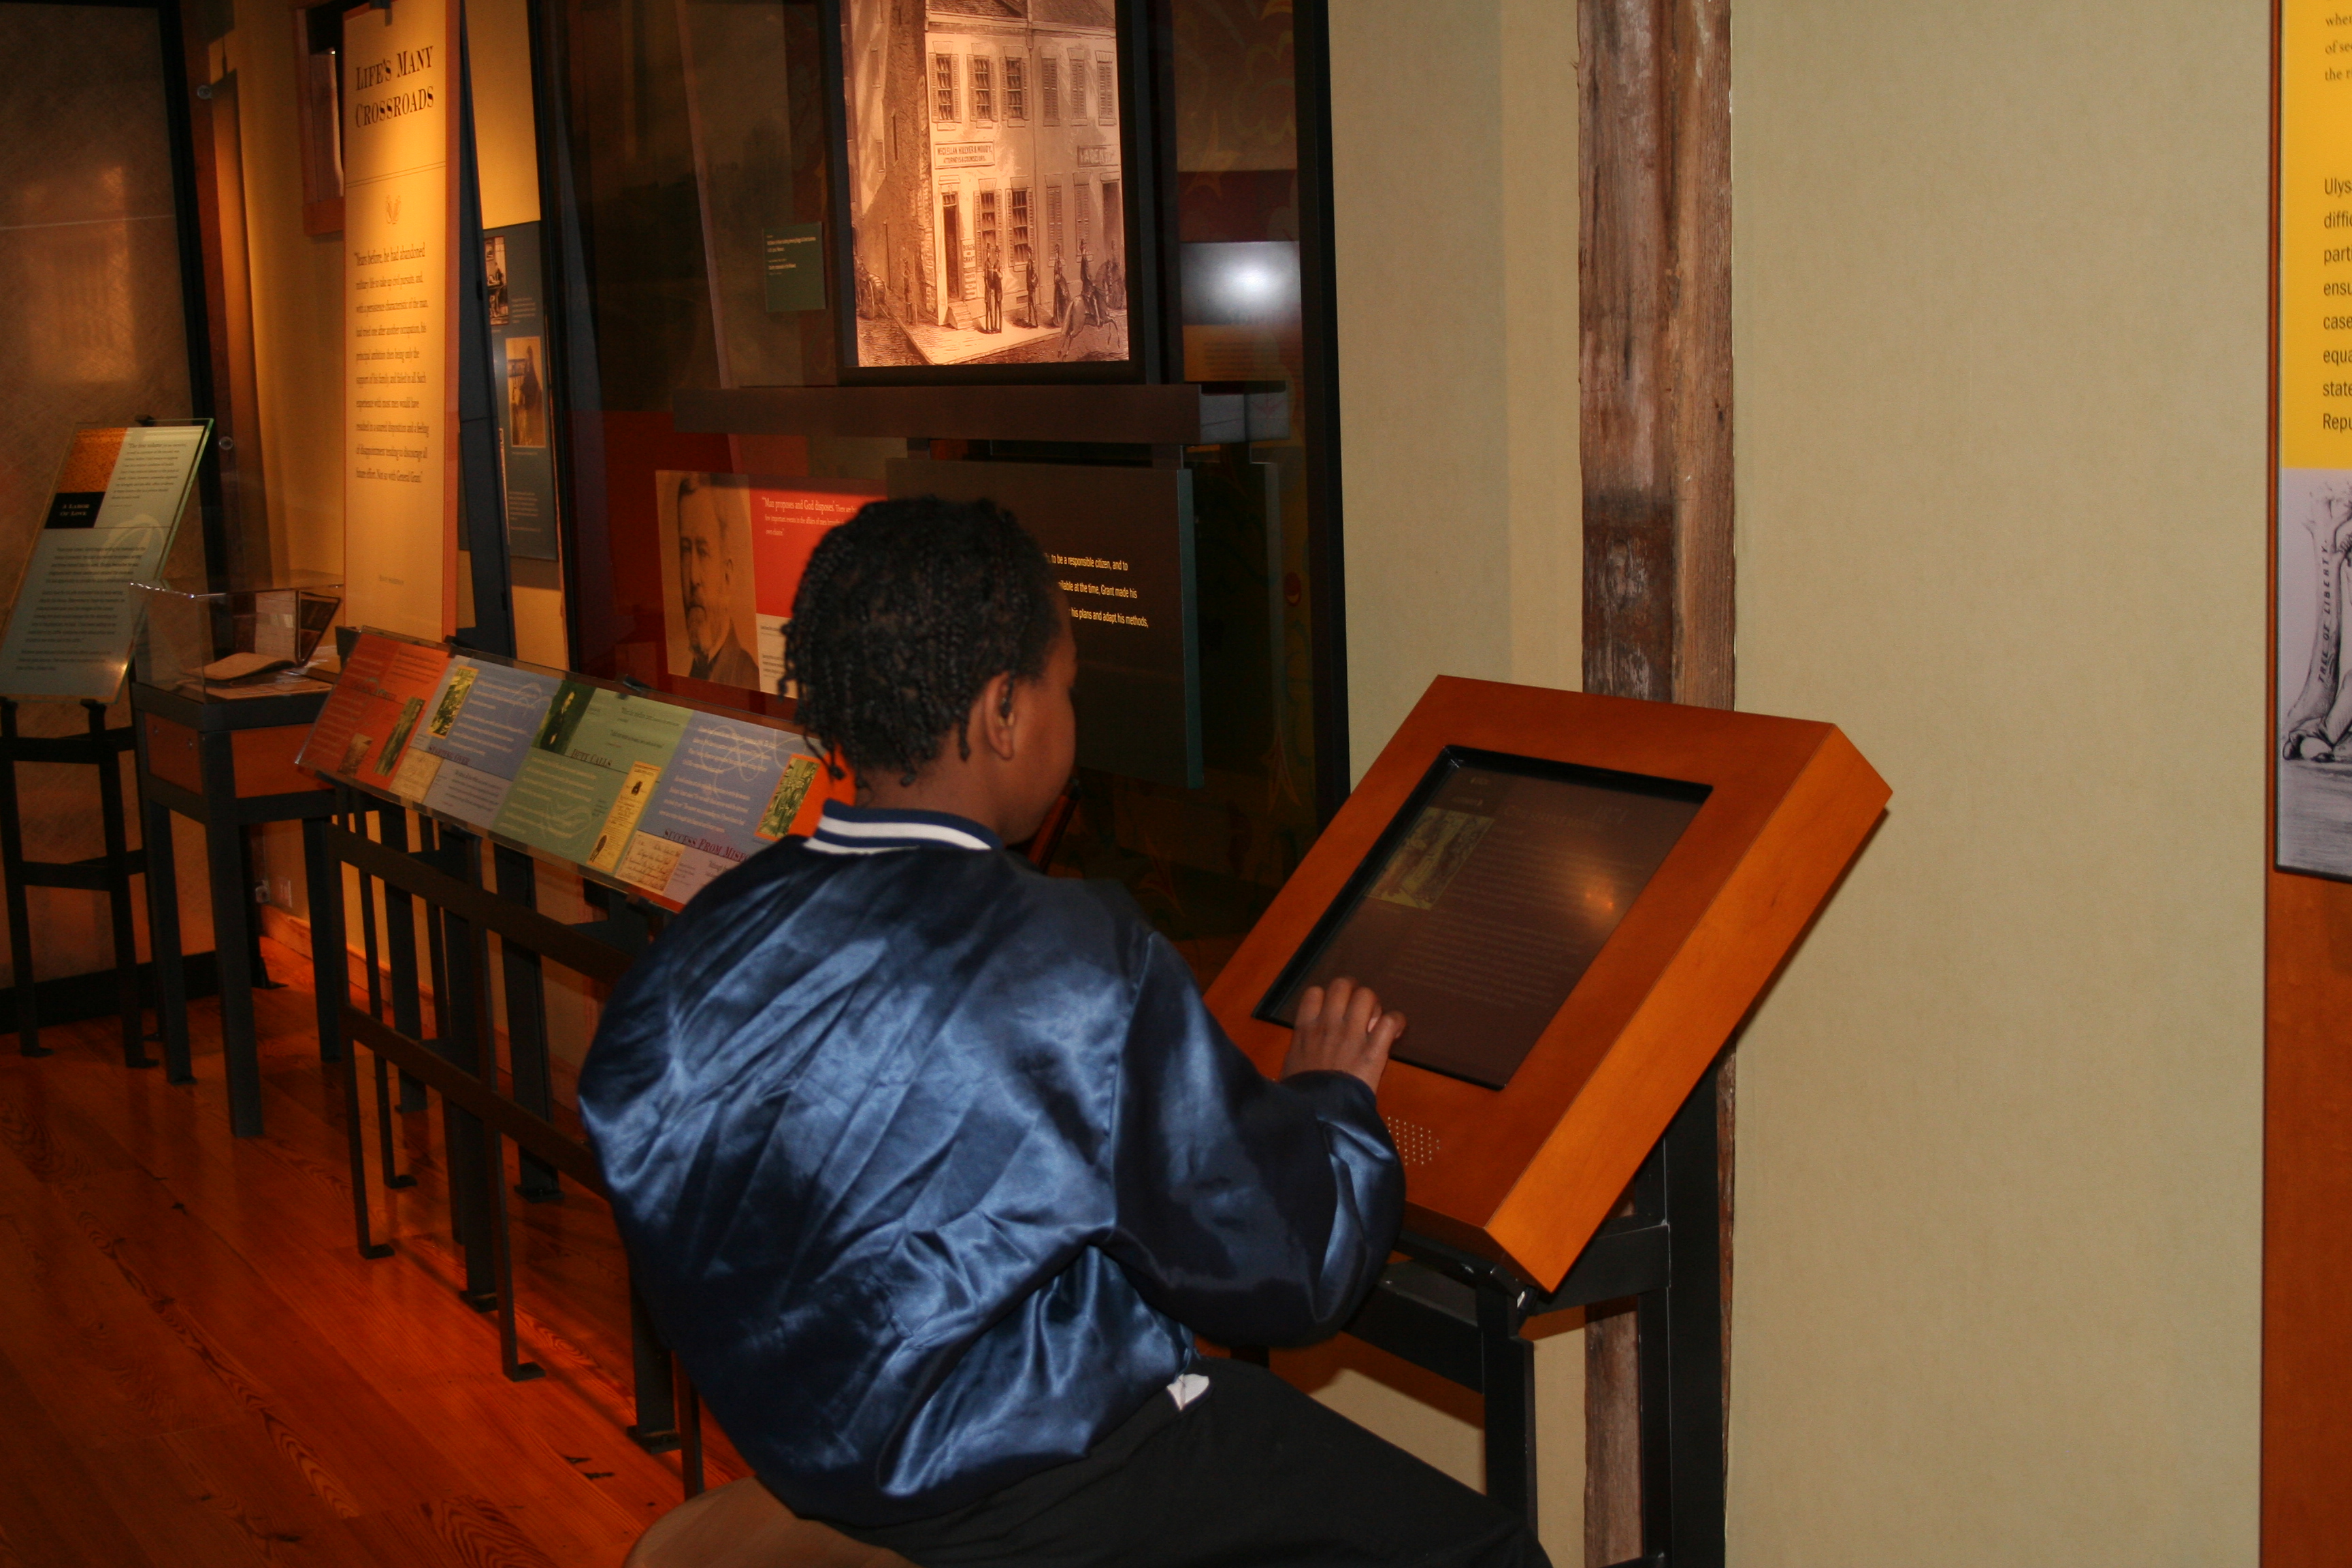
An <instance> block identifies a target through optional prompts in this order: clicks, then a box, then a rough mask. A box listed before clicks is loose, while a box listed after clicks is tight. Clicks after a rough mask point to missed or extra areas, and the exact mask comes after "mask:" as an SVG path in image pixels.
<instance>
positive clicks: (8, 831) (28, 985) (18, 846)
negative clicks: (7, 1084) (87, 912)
mask: <svg viewBox="0 0 2352 1568" xmlns="http://www.w3.org/2000/svg"><path fill="white" fill-rule="evenodd" d="M15 741H16V703H15V702H14V701H11V700H8V699H6V698H0V742H15ZM10 749H11V751H12V752H13V750H14V748H13V745H12V746H11V748H10ZM0 857H5V873H6V878H5V879H6V881H7V884H8V963H9V966H10V967H11V968H12V969H14V970H15V971H16V1050H17V1053H18V1054H19V1055H21V1056H27V1057H46V1056H49V1055H52V1054H53V1053H52V1052H51V1051H50V1050H49V1048H48V1047H47V1046H44V1045H42V1044H41V1012H40V1005H39V1003H38V1001H37V999H36V998H35V996H34V994H33V913H32V900H29V899H27V898H26V896H25V825H24V820H23V818H22V817H20V816H18V815H17V799H16V758H15V756H14V755H11V756H9V757H7V758H6V759H5V761H0Z"/></svg>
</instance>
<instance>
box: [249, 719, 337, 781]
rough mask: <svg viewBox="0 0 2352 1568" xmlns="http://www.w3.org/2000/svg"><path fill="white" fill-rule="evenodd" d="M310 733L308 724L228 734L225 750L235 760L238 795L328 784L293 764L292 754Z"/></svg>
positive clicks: (300, 746) (282, 725)
mask: <svg viewBox="0 0 2352 1568" xmlns="http://www.w3.org/2000/svg"><path fill="white" fill-rule="evenodd" d="M309 737H310V726H309V725H308V724H280V725H278V726H277V727H275V728H273V729H268V730H239V731H236V734H235V735H233V736H232V737H231V738H230V743H229V752H230V754H231V755H232V756H233V757H235V758H236V793H237V795H238V796H239V797H240V798H243V797H246V796H250V795H292V794H293V793H294V792H295V791H297V790H305V789H325V788H327V787H329V786H328V785H327V784H325V783H324V782H323V781H321V780H320V778H318V777H317V776H316V775H315V774H312V773H305V772H303V771H302V770H301V769H300V768H298V767H296V766H295V765H294V757H295V754H296V753H297V752H299V751H301V749H302V742H304V741H305V740H307V739H309Z"/></svg>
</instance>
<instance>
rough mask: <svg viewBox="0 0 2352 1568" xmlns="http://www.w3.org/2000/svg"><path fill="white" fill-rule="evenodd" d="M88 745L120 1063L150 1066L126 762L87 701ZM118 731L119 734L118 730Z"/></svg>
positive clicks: (99, 707) (100, 710) (98, 709)
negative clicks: (93, 765)
mask: <svg viewBox="0 0 2352 1568" xmlns="http://www.w3.org/2000/svg"><path fill="white" fill-rule="evenodd" d="M82 706H83V707H84V708H85V709H87V710H89V741H90V745H91V748H92V749H93V750H94V751H96V752H97V753H98V756H99V763H98V814H99V821H100V826H101V828H102V830H103V831H104V833H105V836H106V912H107V915H108V917H109V924H110V927H111V929H112V932H113V939H114V982H115V994H116V999H117V1001H118V1002H119V1003H120V1011H121V1016H122V1065H123V1066H124V1067H130V1068H152V1067H153V1066H154V1065H155V1058H152V1057H151V1056H149V1055H148V1054H147V1041H146V1034H147V1020H146V1009H145V1008H144V1007H143V1006H142V1005H141V1002H140V997H139V939H138V936H137V935H136V933H135V931H134V930H133V927H132V925H131V877H132V876H134V875H135V874H136V868H135V866H134V865H133V858H132V855H131V834H130V828H129V825H128V824H127V822H126V821H125V819H124V816H123V810H122V760H121V752H118V751H117V750H116V749H115V748H114V745H113V743H112V739H111V737H110V735H109V733H108V731H107V728H106V708H105V706H104V705H103V704H101V703H97V702H88V701H85V702H84V703H83V704H82ZM117 732H118V733H119V731H117Z"/></svg>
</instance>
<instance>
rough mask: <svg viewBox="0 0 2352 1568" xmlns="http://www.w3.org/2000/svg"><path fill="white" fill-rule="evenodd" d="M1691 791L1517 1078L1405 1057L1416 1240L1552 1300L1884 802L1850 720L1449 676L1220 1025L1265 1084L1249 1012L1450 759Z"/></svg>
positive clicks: (1353, 813) (1290, 902)
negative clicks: (1481, 1079) (1538, 763)
mask: <svg viewBox="0 0 2352 1568" xmlns="http://www.w3.org/2000/svg"><path fill="white" fill-rule="evenodd" d="M1448 745H1454V746H1465V747H1474V748H1476V749H1479V750H1483V751H1490V752H1508V753H1512V754H1515V755H1519V756H1528V757H1537V758H1542V759H1545V760H1548V761H1554V762H1563V763H1582V764H1584V765H1586V766H1588V767H1596V768H1607V769H1612V770H1615V771H1619V772H1622V773H1643V774H1648V775H1652V776H1654V777H1661V778H1672V779H1683V780H1687V781H1690V782H1692V783H1696V784H1706V785H1708V786H1709V787H1710V789H1711V790H1712V792H1713V793H1712V794H1710V795H1708V797H1707V800H1706V805H1703V806H1701V807H1700V809H1699V813H1698V815H1697V816H1696V817H1694V818H1693V819H1692V821H1691V825H1690V826H1689V827H1688V828H1686V829H1685V831H1684V833H1683V837H1682V838H1681V840H1680V841H1679V842H1678V843H1677V844H1676V845H1675V848H1674V850H1673V852H1672V853H1671V854H1669V855H1668V856H1667V857H1666V859H1665V862H1664V865H1662V866H1660V867H1659V868H1658V871H1657V874H1656V875H1655V876H1654V877H1653V878H1652V879H1651V880H1650V884H1649V886H1648V887H1647V888H1646V889H1643V893H1642V896H1641V897H1640V898H1639V899H1638V900H1635V902H1634V904H1633V908H1632V909H1631V910H1628V911H1627V912H1626V915H1625V918H1624V920H1623V921H1622V923H1621V924H1620V925H1619V927H1618V929H1617V933H1616V935H1615V936H1613V937H1612V939H1611V940H1610V942H1609V945H1608V946H1607V947H1605V948H1604V949H1602V950H1601V956H1600V957H1599V958H1597V959H1595V960H1594V961H1593V963H1592V967H1591V969H1590V970H1588V971H1587V972H1586V973H1585V975H1584V978H1583V979H1582V981H1580V983H1579V984H1578V985H1577V987H1576V989H1575V990H1574V991H1573V992H1572V993H1570V996H1569V998H1568V1001H1567V1002H1566V1003H1565V1004H1564V1005H1562V1006H1561V1008H1560V1010H1559V1013H1558V1014H1557V1015H1555V1016H1554V1017H1553V1019H1552V1021H1551V1023H1550V1025H1549V1026H1548V1027H1547V1028H1546V1029H1545V1030H1544V1033H1543V1035H1542V1037H1541V1038H1539V1039H1538V1041H1537V1043H1536V1046H1535V1048H1534V1049H1533V1050H1532V1051H1530V1052H1529V1053H1528V1057H1527V1059H1526V1060H1525V1061H1524V1062H1523V1063H1521V1064H1520V1067H1519V1068H1518V1071H1517V1073H1516V1074H1514V1075H1513V1077H1512V1079H1511V1081H1510V1082H1509V1084H1507V1086H1506V1087H1504V1088H1503V1089H1486V1088H1482V1087H1480V1086H1479V1085H1476V1084H1473V1083H1469V1082H1465V1081H1464V1080H1462V1079H1454V1078H1449V1077H1446V1076H1444V1075H1443V1074H1440V1073H1435V1072H1432V1071H1429V1070H1428V1069H1426V1068H1417V1067H1414V1066H1412V1064H1411V1063H1408V1062H1402V1061H1400V1062H1393V1063H1391V1065H1390V1067H1389V1068H1388V1072H1387V1075H1386V1077H1385V1078H1384V1079H1382V1081H1381V1114H1382V1116H1383V1117H1385V1118H1386V1119H1387V1120H1388V1121H1389V1122H1390V1125H1391V1128H1392V1129H1393V1130H1396V1131H1399V1132H1400V1133H1401V1134H1402V1135H1401V1136H1400V1138H1399V1142H1400V1144H1402V1145H1404V1146H1406V1148H1407V1149H1408V1151H1409V1152H1408V1156H1407V1168H1406V1205H1407V1211H1406V1220H1405V1223H1406V1224H1407V1226H1410V1227H1411V1228H1412V1229H1414V1230H1416V1231H1418V1232H1421V1233H1423V1234H1424V1235H1427V1236H1430V1237H1435V1238H1437V1239H1439V1240H1442V1241H1446V1242H1450V1243H1452V1244H1454V1245H1455V1246H1458V1247H1465V1248H1468V1249H1470V1250H1472V1251H1475V1252H1478V1253H1480V1254H1483V1255H1485V1256H1486V1257H1490V1258H1495V1259H1496V1260H1497V1261H1500V1262H1503V1263H1506V1264H1507V1265H1509V1266H1510V1267H1512V1268H1516V1269H1517V1270H1518V1271H1519V1272H1520V1273H1522V1274H1524V1275H1525V1276H1526V1277H1527V1278H1528V1279H1529V1280H1531V1281H1532V1282H1534V1283H1535V1284H1537V1285H1539V1286H1541V1287H1543V1288H1545V1289H1551V1288H1553V1287H1554V1286H1556V1285H1557V1284H1558V1283H1559V1279H1560V1278H1561V1276H1563V1275H1564V1274H1566V1273H1567V1271H1568V1268H1569V1266H1570V1264H1571V1263H1573V1262H1574V1261H1575V1260H1576V1257H1577V1255H1578V1254H1579V1253H1580V1252H1581V1251H1582V1250H1583V1247H1584V1244H1585V1242H1586V1241H1587V1240H1588V1239H1589V1238H1590V1237H1591V1235H1592V1233H1593V1231H1594V1230H1595V1229H1597V1228H1598V1227H1599V1226H1600V1225H1601V1221H1602V1220H1604V1219H1605V1218H1607V1217H1608V1215H1610V1213H1611V1212H1612V1210H1613V1209H1614V1208H1615V1207H1616V1205H1617V1203H1618V1199H1619V1197H1620V1195H1621V1194H1622V1193H1623V1191H1624V1189H1625V1185H1626V1184H1627V1183H1628V1182H1630V1181H1631V1180H1632V1179H1633V1173H1634V1171H1635V1169H1636V1168H1637V1167H1638V1166H1639V1165H1640V1164H1641V1163H1642V1159H1643V1156H1644V1155H1646V1154H1647V1153H1648V1152H1649V1151H1650V1148H1651V1146H1652V1145H1653V1144H1654V1143H1655V1142H1657V1141H1658V1138H1659V1137H1660V1135H1662V1134H1663V1133H1664V1131H1665V1129H1666V1124H1667V1122H1668V1121H1671V1120H1672V1119H1673V1117H1674V1114H1675V1110H1677V1109H1678V1108H1679V1107H1680V1106H1681V1104H1682V1102H1683V1100H1685V1098H1686V1097H1687V1096H1688V1095H1689V1093H1690V1091H1691V1089H1692V1088H1693V1086H1694V1085H1696V1083H1697V1082H1698V1081H1699V1079H1700V1078H1701V1077H1702V1076H1703V1075H1704V1074H1705V1073H1706V1068H1707V1064H1708V1063H1709V1062H1711V1061H1712V1060H1714V1058H1715V1056H1716V1054H1717V1052H1718V1051H1719V1050H1720V1049H1721V1048H1722V1047H1723V1045H1724V1042H1725V1041H1726V1040H1727V1039H1728V1038H1729V1037H1730V1036H1731V1033H1732V1031H1733V1030H1734V1029H1735V1028H1736V1027H1737V1026H1738V1023H1739V1021H1740V1019H1741V1018H1742V1017H1743V1016H1746V1014H1747V1012H1748V1009H1749V1007H1751V1006H1752V1005H1754V1004H1755V1002H1756V999H1757V997H1758V996H1759V995H1760V994H1762V992H1763V990H1764V988H1765V986H1766V985H1767V984H1769V981H1770V980H1771V977H1772V975H1773V973H1775V972H1776V971H1777V970H1778V969H1779V967H1780V963H1782V961H1783V960H1784V959H1786V957H1787V956H1788V954H1789V952H1790V950H1791V949H1792V948H1794V946H1795V945H1796V943H1797V941H1798V939H1799V938H1800V937H1801V935H1802V934H1803V932H1804V930H1805V927H1806V925H1807V924H1808V922H1810V921H1811V919H1812V917H1813V914H1814V912H1815V911H1816V910H1818V909H1819V908H1820V907H1821V905H1822V902H1823V901H1824V900H1826V899H1827V898H1828V896H1829V894H1830V891H1831V889H1832V888H1833V887H1834V886H1835V885H1836V883H1837V879H1838V878H1839V877H1840V876H1841V875H1842V874H1843V871H1844V869H1845V868H1846V865H1847V864H1848V862H1849V861H1851V860H1852V859H1853V855H1854V853H1855V851H1857V850H1858V849H1859V848H1860V847H1862V844H1863V842H1864V839H1865V838H1867V837H1868V836H1869V834H1870V830H1871V828H1872V826H1874V824H1875V823H1876V821H1877V820H1878V817H1879V815H1880V812H1881V810H1882V808H1883V807H1884V806H1885V803H1886V800H1887V796H1888V793H1889V792H1888V789H1887V786H1886V784H1885V781H1883V780H1882V779H1880V778H1879V776H1878V774H1877V773H1875V772H1874V771H1873V770H1872V768H1871V766H1870V764H1869V763H1866V762H1864V760H1863V757H1862V754H1861V753H1860V752H1857V751H1855V750H1854V748H1853V743H1852V742H1849V741H1847V740H1846V738H1845V737H1844V736H1843V734H1842V733H1840V732H1839V731H1838V730H1837V729H1836V727H1835V726H1833V725H1830V724H1823V723H1816V722H1811V721H1801V720H1794V719H1774V718H1767V717H1764V716H1762V715H1759V714H1752V713H1731V712H1725V711H1722V710H1713V709H1698V708H1685V707H1679V706H1675V705H1671V704H1667V703H1662V702H1643V701H1633V700H1625V699H1620V698H1611V697H1595V696H1591V695H1587V694H1585V693H1582V692H1573V691H1551V690H1545V689H1539V688H1535V687H1525V686H1510V685H1505V684H1502V683H1500V682H1495V681H1483V680H1466V679H1458V678H1454V677H1449V676H1441V677H1439V678H1438V679H1436V680H1435V681H1433V682H1432V683H1431V685H1430V687H1429V689H1428V690H1427V691H1426V692H1425V693H1424V694H1423V697H1422V699H1421V701H1420V702H1419V703H1418V704H1417V705H1416V706H1415V707H1414V709H1413V710H1412V714H1411V715H1410V716H1409V717H1408V718H1407V719H1406V720H1405V721H1404V724H1403V726H1402V728H1401V729H1399V730H1398V731H1397V733H1396V737H1395V738H1394V739H1393V740H1391V742H1389V744H1388V746H1387V748H1386V749H1385V750H1384V751H1382V752H1381V755H1380V758H1379V760H1378V761H1377V762H1375V763H1373V764H1372V766H1371V769H1370V772H1369V773H1366V774H1365V775H1364V778H1363V781H1362V782H1361V783H1360V784H1358V785H1357V786H1356V790H1355V793H1354V794H1353V795H1350V796H1349V800H1348V803H1347V805H1344V806H1343V807H1341V808H1340V811H1339V815H1338V816H1336V817H1335V818H1333V820H1332V822H1331V825H1330V826H1328V827H1327V828H1325V829H1324V831H1323V836H1322V837H1321V838H1319V839H1318V840H1317V841H1316V844H1315V847H1314V848H1313V849H1312V850H1310V851H1309V852H1308V854H1307V859H1306V861H1305V862H1304V863H1303V864H1302V865H1301V866H1300V867H1299V868H1298V870H1297V872H1296V873H1295V874H1293V876H1292V877H1291V879H1290V881H1289V883H1288V884H1287V885H1286V887H1285V888H1284V889H1283V890H1282V892H1281V893H1280V894H1279V895H1278V896H1277V897H1276V900H1275V901H1274V903H1273V905H1272V907H1271V908H1269V909H1268V910H1266V912H1265V915H1264V916H1263V917H1262V918H1261V919H1260V920H1259V921H1258V923H1257V926H1256V927H1255V930H1253V931H1251V933H1250V935H1249V937H1248V939H1247V940H1246V941H1245V942H1243V944H1242V946H1241V949H1240V951H1239V952H1236V953H1235V954H1234V958H1233V960H1232V962H1231V963H1228V964H1227V965H1226V966H1225V969H1224V971H1223V973H1222V974H1221V975H1219V977H1218V979H1217V982H1216V984H1214V985H1213V986H1212V987H1211V988H1210V991H1209V995H1208V1001H1209V1006H1210V1009H1211V1011H1212V1012H1213V1013H1214V1014H1215V1015H1216V1016H1217V1018H1218V1020H1219V1021H1220V1022H1221V1023H1223V1025H1224V1026H1225V1028H1226V1030H1227V1032H1228V1033H1230V1034H1231V1035H1232V1036H1233V1037H1234V1041H1235V1043H1236V1044H1238V1045H1239V1046H1240V1047H1242V1049H1243V1050H1244V1051H1245V1052H1247V1053H1248V1055H1249V1056H1250V1058H1251V1059H1252V1060H1253V1061H1255V1063H1256V1064H1257V1066H1258V1068H1259V1069H1260V1070H1261V1071H1264V1072H1266V1073H1268V1074H1269V1075H1271V1074H1273V1073H1275V1072H1276V1071H1278V1070H1279V1068H1280V1066H1281V1062H1282V1058H1283V1055H1284V1053H1285V1052H1286V1050H1287V1049H1288V1048H1289V1045H1290V1031H1289V1030H1288V1029H1286V1028H1285V1027H1284V1026H1281V1025H1279V1024H1274V1023H1268V1022H1265V1021H1263V1020H1261V1019H1258V1018H1255V1017H1253V1016H1251V1015H1252V1013H1253V1012H1254V1010H1255V1008H1256V1007H1257V1005H1258V1004H1259V1002H1260V1000H1261V999H1262V998H1263V997H1264V996H1265V994H1266V991H1267V989H1268V988H1269V987H1270V986H1271V985H1272V984H1274V983H1275V981H1276V978H1277V977H1278V976H1279V975H1280V973H1282V970H1283V968H1284V966H1285V965H1286V963H1288V962H1289V961H1290V958H1291V955H1292V953H1293V952H1296V951H1297V948H1298V946H1299V944H1300V943H1301V942H1304V941H1305V940H1306V939H1307V935H1308V933H1309V932H1310V931H1312V930H1313V929H1314V927H1315V925H1316V922H1317V921H1319V920H1320V919H1321V918H1322V916H1323V913H1324V911H1325V910H1327V909H1328V908H1329V906H1330V904H1331V901H1332V900H1333V899H1335V898H1337V897H1338V896H1339V893H1340V890H1341V889H1343V888H1344V887H1345V886H1346V884H1347V881H1348V879H1349V875H1350V874H1351V873H1352V872H1353V871H1354V870H1355V868H1356V866H1357V864H1358V863H1359V862H1360V860H1362V858H1364V856H1365V855H1366V854H1368V853H1370V850H1371V848H1372V847H1373V845H1374V844H1375V843H1376V842H1377V841H1378V840H1379V838H1380V837H1381V832H1382V830H1384V829H1385V828H1386V827H1387V826H1388V825H1389V822H1390V820H1391V818H1392V817H1393V816H1395V815H1396V813H1397V811H1398V810H1399V809H1400V808H1401V807H1402V805H1403V804H1404V803H1405V801H1406V799H1407V798H1408V797H1409V796H1410V795H1412V791H1413V789H1414V787H1415V786H1416V785H1417V784H1420V782H1421V779H1422V776H1423V774H1424V773H1426V772H1427V771H1428V768H1429V766H1430V763H1432V762H1433V761H1434V760H1435V758H1436V757H1437V755H1438V753H1439V752H1441V751H1442V750H1443V749H1444V747H1446V746H1448Z"/></svg>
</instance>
